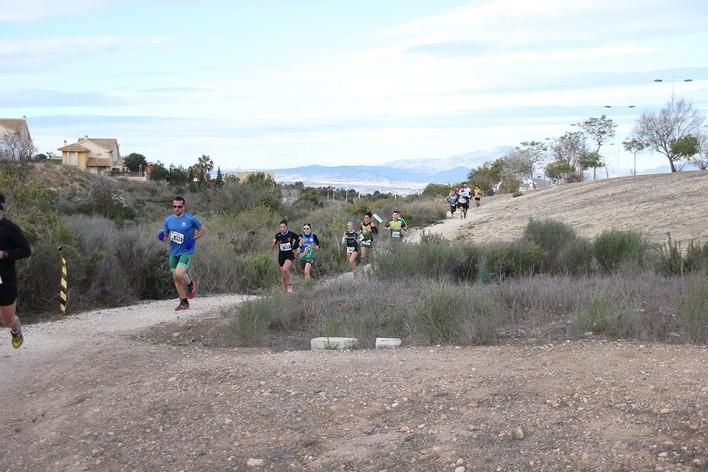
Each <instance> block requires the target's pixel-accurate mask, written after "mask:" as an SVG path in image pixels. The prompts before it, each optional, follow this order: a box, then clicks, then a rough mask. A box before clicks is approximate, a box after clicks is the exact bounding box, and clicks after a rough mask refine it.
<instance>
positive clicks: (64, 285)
mask: <svg viewBox="0 0 708 472" xmlns="http://www.w3.org/2000/svg"><path fill="white" fill-rule="evenodd" d="M61 250H62V247H61V246H59V257H60V258H61V288H60V289H59V309H60V310H61V314H62V315H65V314H66V303H67V302H68V301H69V298H68V296H67V290H68V289H69V284H68V282H67V275H66V274H67V272H66V259H65V258H64V254H63V253H62V251H61Z"/></svg>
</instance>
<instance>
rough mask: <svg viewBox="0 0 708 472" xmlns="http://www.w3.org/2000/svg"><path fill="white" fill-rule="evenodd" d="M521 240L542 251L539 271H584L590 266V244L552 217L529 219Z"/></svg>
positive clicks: (563, 272)
mask: <svg viewBox="0 0 708 472" xmlns="http://www.w3.org/2000/svg"><path fill="white" fill-rule="evenodd" d="M524 239H526V240H527V241H532V242H534V243H536V244H537V245H538V246H539V247H540V248H541V251H543V261H542V263H541V272H544V273H548V274H587V273H589V272H590V271H591V267H592V257H593V253H592V244H590V243H589V242H588V241H587V240H584V239H581V238H578V236H577V234H576V233H575V230H574V229H573V228H572V227H571V226H569V225H567V224H565V223H561V222H559V221H555V220H531V221H529V223H528V225H527V226H526V230H525V231H524Z"/></svg>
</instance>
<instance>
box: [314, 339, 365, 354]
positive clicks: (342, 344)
mask: <svg viewBox="0 0 708 472" xmlns="http://www.w3.org/2000/svg"><path fill="white" fill-rule="evenodd" d="M358 343H359V342H358V341H357V339H356V338H334V337H333V338H327V337H325V338H313V339H311V340H310V349H312V350H313V351H334V350H336V351H344V350H345V349H354V348H355V347H356V346H357V344H358Z"/></svg>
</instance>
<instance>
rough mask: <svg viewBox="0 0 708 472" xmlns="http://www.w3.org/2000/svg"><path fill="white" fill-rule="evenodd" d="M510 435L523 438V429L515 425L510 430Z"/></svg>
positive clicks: (518, 438) (519, 438)
mask: <svg viewBox="0 0 708 472" xmlns="http://www.w3.org/2000/svg"><path fill="white" fill-rule="evenodd" d="M511 437H512V438H514V439H516V440H519V441H520V440H522V439H524V430H523V429H521V426H517V427H516V428H514V429H512V430H511Z"/></svg>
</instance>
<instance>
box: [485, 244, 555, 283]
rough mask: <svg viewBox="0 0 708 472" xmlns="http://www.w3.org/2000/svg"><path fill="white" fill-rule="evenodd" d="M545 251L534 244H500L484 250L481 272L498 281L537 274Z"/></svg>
mask: <svg viewBox="0 0 708 472" xmlns="http://www.w3.org/2000/svg"><path fill="white" fill-rule="evenodd" d="M542 264H543V251H542V250H541V248H540V247H539V246H538V245H537V244H536V243H534V242H532V241H531V242H516V243H498V244H493V245H490V246H487V247H485V248H484V249H483V257H482V264H481V270H482V271H484V272H487V273H489V274H490V275H491V276H492V277H493V278H495V279H496V280H504V279H507V278H509V277H518V276H524V275H532V274H537V273H539V272H540V271H541V266H542Z"/></svg>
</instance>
